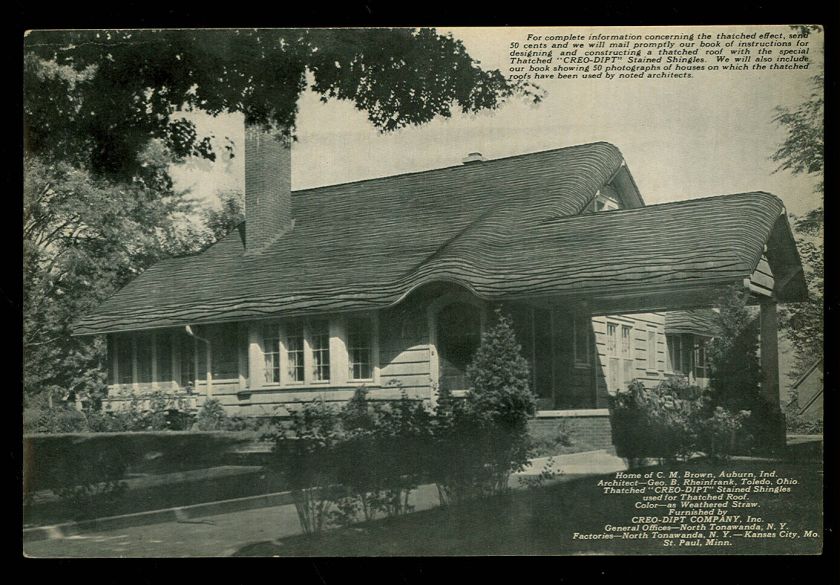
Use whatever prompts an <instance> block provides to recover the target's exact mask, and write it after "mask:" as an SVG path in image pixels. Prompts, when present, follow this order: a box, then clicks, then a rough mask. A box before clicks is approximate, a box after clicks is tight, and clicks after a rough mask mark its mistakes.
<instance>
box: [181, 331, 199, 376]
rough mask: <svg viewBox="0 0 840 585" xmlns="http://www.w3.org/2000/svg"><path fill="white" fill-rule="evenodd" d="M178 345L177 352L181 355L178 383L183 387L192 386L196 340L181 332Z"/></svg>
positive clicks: (194, 373) (194, 372)
mask: <svg viewBox="0 0 840 585" xmlns="http://www.w3.org/2000/svg"><path fill="white" fill-rule="evenodd" d="M178 340H179V343H180V347H179V353H180V356H181V379H180V381H179V382H180V385H181V387H183V388H186V387H187V386H194V385H195V380H196V371H195V349H196V347H195V346H196V340H195V338H194V337H189V336H187V335H186V334H182V335H180V336H179V337H178Z"/></svg>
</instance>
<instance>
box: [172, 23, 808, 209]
mask: <svg viewBox="0 0 840 585" xmlns="http://www.w3.org/2000/svg"><path fill="white" fill-rule="evenodd" d="M741 30H756V29H745V28H743V27H681V28H676V27H672V28H671V30H669V31H668V32H670V33H678V32H693V33H697V32H699V31H704V32H707V33H712V34H714V33H717V32H721V31H723V32H728V33H732V32H737V31H741ZM759 30H761V31H764V30H767V31H772V32H789V31H790V29H789V27H786V26H763V27H760V29H759ZM439 31H440V32H451V33H452V34H453V35H454V36H455V38H457V39H460V40H461V41H462V42H463V43H464V45H465V47H466V49H467V51H468V52H469V54H470V55H471V56H472V57H473V58H475V59H478V60H479V61H480V62H481V66H482V67H484V68H490V69H496V68H498V69H500V70H501V71H502V72H503V73H507V65H508V59H509V56H508V55H509V51H510V47H509V44H510V42H512V41H522V40H524V39H525V36H526V34H527V33H532V34H558V33H577V34H587V33H590V32H604V33H609V34H615V33H617V32H622V31H620V30H619V29H609V28H589V29H584V28H575V29H572V28H562V29H559V28H555V29H539V28H495V29H492V28H460V29H439ZM624 32H628V31H627V30H625V31H624ZM632 32H635V33H645V32H660V33H661V32H663V31H662V30H661V29H659V30H653V29H640V28H637V29H634V30H633V31H632ZM821 47H822V34H821V33H818V34H813V35H812V37H811V49H810V55H811V58H812V64H811V70H809V71H804V72H802V71H761V72H754V71H737V72H706V73H704V74H702V75H697V76H696V77H695V78H693V79H665V80H651V79H647V80H645V79H641V80H637V79H621V80H618V79H616V80H611V81H607V80H604V79H596V80H580V79H578V80H548V81H540V82H538V83H539V84H540V87H541V88H542V89H543V90H544V92H545V94H546V96H545V99H544V100H543V101H542V102H541V103H539V104H536V105H535V104H532V103H530V102H526V101H525V100H523V99H520V98H514V99H513V100H511V101H510V102H508V103H506V104H505V105H503V106H502V107H501V108H499V109H497V110H495V111H489V112H482V113H479V114H472V115H463V114H458V113H456V114H455V115H453V117H452V118H450V119H436V120H434V121H432V122H430V123H428V124H426V125H424V126H421V127H412V128H406V129H402V130H399V131H397V132H393V133H389V134H382V133H380V132H379V131H378V130H376V129H375V128H374V127H373V126H372V125H371V124H370V123H369V122H368V121H367V118H366V116H365V114H364V113H363V112H359V111H357V110H356V109H355V108H354V107H353V106H352V104H350V103H348V102H338V101H331V102H329V103H326V104H324V103H322V102H320V101H319V98H318V96H317V95H315V94H313V93H312V92H306V93H305V94H304V95H303V96H302V97H301V99H300V103H299V108H300V113H299V116H298V123H297V136H298V141H297V142H296V143H295V144H294V146H293V149H292V188H293V189H302V188H308V187H314V186H320V185H329V184H335V183H341V182H347V181H355V180H360V179H367V178H373V177H381V176H387V175H391V174H396V173H401V172H412V171H419V170H426V169H433V168H440V167H446V166H451V165H456V164H460V162H461V161H462V159H463V157H464V156H465V155H466V154H467V153H469V152H473V151H479V152H481V153H483V154H484V156H485V158H486V159H493V158H499V157H504V156H510V155H517V154H524V153H528V152H536V151H540V150H546V149H552V148H560V147H564V146H571V145H575V144H583V143H587V142H593V141H599V140H605V141H608V142H611V143H612V144H614V145H616V146H617V147H618V148H619V149H620V150H621V152H622V153H623V154H624V158H625V160H626V162H627V165H628V167H629V169H630V171H631V172H632V174H633V176H634V178H635V180H636V183H637V184H638V186H639V189H640V191H641V193H642V196H643V197H644V199H645V201H646V202H647V204H649V205H650V204H655V203H662V202H666V201H674V200H681V199H690V198H696V197H705V196H710V195H719V194H726V193H738V192H744V191H756V190H762V191H769V192H771V193H774V194H776V195H778V196H779V197H781V198H782V199H783V200H784V202H785V205H786V207H787V209H788V212H789V213H793V214H796V215H801V214H802V213H804V212H806V211H807V210H808V209H811V208H812V207H814V206H815V205H818V203H819V199H818V197H817V195H816V194H815V193H814V192H813V188H814V180H813V179H812V178H810V177H802V176H800V177H795V176H793V175H791V174H790V173H789V172H787V171H779V172H774V171H775V169H776V168H777V166H778V163H775V162H773V161H772V160H771V159H770V156H771V155H772V153H773V152H774V151H775V150H776V149H777V148H778V145H779V144H780V143H781V142H782V141H783V140H784V138H785V133H784V131H783V129H781V128H780V127H778V126H777V125H776V124H774V123H773V121H772V120H773V117H774V115H775V108H776V107H777V106H781V105H788V106H795V105H796V104H798V103H800V102H801V101H802V100H803V99H805V98H806V97H807V96H808V94H809V93H810V84H809V79H810V77H811V76H812V75H814V74H816V73H818V72H820V71H821V68H822V64H821V62H822V48H821ZM189 116H190V118H191V119H193V120H194V121H195V122H196V124H197V126H198V129H199V133H208V134H214V135H215V136H217V137H219V138H221V137H230V138H231V139H232V140H233V141H234V144H237V145H239V144H242V138H243V120H242V117H241V116H240V115H223V116H219V117H217V118H210V117H209V116H206V115H204V114H200V113H193V114H189ZM220 144H221V142H220ZM172 174H173V178H174V179H175V185H176V187H177V188H180V189H190V190H191V193H192V194H193V196H194V197H197V198H198V199H200V200H202V201H204V202H206V204H208V205H214V204H215V203H214V202H215V201H216V198H215V197H216V193H218V192H220V191H227V190H242V189H243V188H244V166H243V158H242V157H241V156H239V157H234V159H233V160H219V161H218V162H216V163H208V162H206V161H198V160H190V161H187V162H186V163H185V164H182V165H178V166H177V167H175V168H173V170H172Z"/></svg>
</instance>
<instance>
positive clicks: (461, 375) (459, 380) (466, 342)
mask: <svg viewBox="0 0 840 585" xmlns="http://www.w3.org/2000/svg"><path fill="white" fill-rule="evenodd" d="M436 329H437V349H438V355H439V356H440V357H439V360H440V361H439V365H440V388H441V390H449V391H453V390H465V389H467V387H468V383H467V376H466V372H467V365H468V364H469V363H470V361H472V358H473V356H474V355H475V351H476V350H477V349H478V346H479V345H480V343H481V309H480V308H479V307H477V306H476V305H474V304H471V303H466V302H454V303H450V304H448V305H446V306H445V307H443V308H442V309H441V310H440V311H438V313H437V319H436Z"/></svg>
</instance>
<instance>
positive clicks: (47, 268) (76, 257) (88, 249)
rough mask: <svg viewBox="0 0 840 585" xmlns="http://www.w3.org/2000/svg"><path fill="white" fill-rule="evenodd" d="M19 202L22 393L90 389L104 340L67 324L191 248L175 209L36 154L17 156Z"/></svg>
mask: <svg viewBox="0 0 840 585" xmlns="http://www.w3.org/2000/svg"><path fill="white" fill-rule="evenodd" d="M23 202H24V217H23V220H24V223H23V278H24V291H23V351H24V357H25V361H24V389H25V391H26V394H28V395H30V396H31V395H34V394H38V393H41V392H47V393H49V394H56V393H57V394H59V396H65V395H67V394H72V393H82V394H89V393H91V392H93V393H95V392H96V391H97V390H101V389H102V387H103V385H104V382H105V375H104V368H103V367H102V366H103V365H104V342H103V340H102V339H100V338H94V339H88V338H74V337H72V336H71V330H70V326H71V323H72V321H73V320H74V319H75V318H77V317H78V316H79V315H81V314H84V313H85V312H87V311H89V310H90V309H91V308H93V307H94V306H95V305H96V304H97V303H99V302H101V301H102V300H104V299H105V298H107V297H108V296H110V295H111V294H113V293H114V292H115V291H116V290H117V288H119V287H120V286H122V285H124V284H125V283H126V282H128V280H130V279H131V278H132V277H134V276H135V275H137V274H138V273H140V272H141V271H142V270H144V269H145V268H146V267H148V266H149V265H151V264H152V263H153V262H155V261H156V260H158V259H159V258H161V257H162V256H165V255H169V254H173V253H179V252H184V251H188V250H189V248H188V246H189V245H191V243H190V239H191V238H189V237H186V238H185V237H183V236H182V235H179V234H178V232H177V230H176V227H175V225H174V221H173V218H174V216H175V213H176V212H177V211H179V210H182V209H183V205H182V203H181V201H180V199H179V197H177V195H176V194H172V193H166V194H161V193H159V192H156V191H154V190H153V189H150V188H147V187H143V186H142V185H138V184H128V185H126V184H122V185H115V184H113V183H111V182H109V181H106V180H103V179H96V178H94V177H92V176H91V175H90V173H88V172H86V171H84V170H80V169H76V168H73V167H72V166H70V165H68V164H66V163H60V162H59V163H46V162H44V161H43V160H41V159H40V158H38V157H32V158H28V159H27V160H26V161H25V164H24V192H23Z"/></svg>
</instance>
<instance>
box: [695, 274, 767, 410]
mask: <svg viewBox="0 0 840 585" xmlns="http://www.w3.org/2000/svg"><path fill="white" fill-rule="evenodd" d="M748 298H749V293H747V292H746V291H744V290H741V289H739V288H736V287H734V286H733V287H729V289H728V290H727V291H726V292H725V293H724V294H723V295H722V296H721V298H720V300H719V302H718V312H717V330H718V332H719V333H718V335H717V336H716V337H715V338H714V339H713V340H712V341H711V342H710V343H709V348H708V356H709V368H710V381H709V385H710V387H711V390H712V392H713V395H714V402H715V404H716V405H720V406H723V407H724V408H726V409H728V410H730V411H732V412H738V411H741V410H751V409H752V408H753V407H754V406H755V404H756V403H757V401H758V400H760V390H761V367H760V364H759V359H758V320H757V319H756V315H755V312H754V311H752V310H750V307H748V306H747V300H748Z"/></svg>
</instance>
